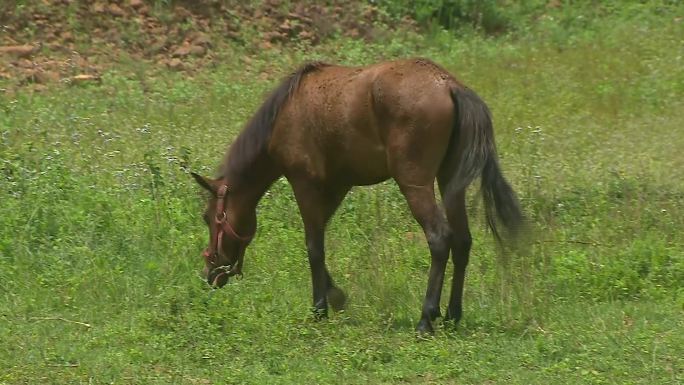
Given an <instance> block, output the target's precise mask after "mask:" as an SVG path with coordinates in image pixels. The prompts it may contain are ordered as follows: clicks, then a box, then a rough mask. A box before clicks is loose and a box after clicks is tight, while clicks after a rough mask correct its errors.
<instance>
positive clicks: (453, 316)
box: [444, 308, 463, 325]
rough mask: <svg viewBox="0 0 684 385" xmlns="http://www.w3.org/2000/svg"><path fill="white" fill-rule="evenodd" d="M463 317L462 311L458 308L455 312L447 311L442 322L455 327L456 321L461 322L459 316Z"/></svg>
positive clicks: (449, 309)
mask: <svg viewBox="0 0 684 385" xmlns="http://www.w3.org/2000/svg"><path fill="white" fill-rule="evenodd" d="M462 315H463V311H462V310H461V309H460V308H459V309H456V310H452V309H451V308H448V309H447V313H446V317H444V322H448V323H451V324H454V325H456V324H457V323H458V321H460V320H461V316H462Z"/></svg>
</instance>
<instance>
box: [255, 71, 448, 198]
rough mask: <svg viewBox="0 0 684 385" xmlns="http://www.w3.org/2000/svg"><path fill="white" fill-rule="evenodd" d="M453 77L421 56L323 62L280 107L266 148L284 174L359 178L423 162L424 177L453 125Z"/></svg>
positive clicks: (380, 176)
mask: <svg viewBox="0 0 684 385" xmlns="http://www.w3.org/2000/svg"><path fill="white" fill-rule="evenodd" d="M454 82H455V81H454V79H453V78H452V77H451V76H450V75H449V74H448V73H447V72H446V71H445V70H443V69H442V68H440V67H439V66H437V65H435V64H434V63H432V62H430V61H427V60H424V59H414V60H403V61H394V62H385V63H379V64H374V65H370V66H367V67H343V66H332V65H330V66H322V67H320V68H319V69H317V70H316V71H312V72H311V73H308V74H307V75H306V76H305V77H304V78H303V79H302V81H301V84H300V85H299V87H298V89H297V91H296V92H295V93H294V95H292V98H291V99H290V100H289V102H288V103H287V104H286V105H285V106H283V108H282V109H281V111H280V112H279V115H278V119H277V121H276V123H275V125H274V130H273V134H272V137H271V142H270V145H269V150H270V152H271V153H272V155H273V156H274V157H276V158H277V159H278V160H279V161H280V163H281V164H282V166H283V168H284V170H285V173H286V175H287V174H288V173H291V174H293V173H304V174H307V175H308V176H311V177H314V178H319V179H323V180H329V179H335V180H338V181H340V183H346V184H351V185H362V184H373V183H377V182H380V181H382V180H385V179H387V178H389V177H396V175H395V174H397V173H401V174H402V175H404V174H406V172H405V171H403V170H400V169H398V167H408V168H415V167H421V168H423V169H429V172H427V173H422V174H425V175H428V177H429V176H430V175H431V174H433V173H434V172H436V169H437V168H438V166H439V162H440V160H441V157H443V155H444V153H445V152H446V146H447V144H448V141H449V140H448V139H449V136H450V133H451V128H452V126H453V124H452V121H453V102H452V100H451V97H450V94H449V92H450V87H452V86H453V84H454ZM399 165H401V166H399ZM409 179H410V180H409V183H422V182H424V181H423V180H417V179H414V178H413V177H409ZM422 179H425V178H422Z"/></svg>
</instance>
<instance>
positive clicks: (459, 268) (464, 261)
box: [438, 179, 472, 323]
mask: <svg viewBox="0 0 684 385" xmlns="http://www.w3.org/2000/svg"><path fill="white" fill-rule="evenodd" d="M438 180H439V185H440V190H441V191H442V197H443V204H444V207H445V209H446V214H447V219H448V220H449V226H451V231H452V236H451V251H452V252H451V259H452V261H453V262H454V276H453V279H452V281H451V296H450V298H449V306H448V307H447V314H446V317H445V320H446V321H454V323H456V322H458V321H459V320H460V319H461V315H462V314H463V307H462V302H463V283H464V280H465V271H466V267H467V266H468V260H469V259H470V246H471V244H472V238H471V236H470V229H469V227H468V216H467V214H466V206H465V190H462V191H459V192H458V193H456V194H454V195H453V196H452V197H446V196H445V195H444V186H445V185H446V183H444V182H445V181H443V180H442V179H438Z"/></svg>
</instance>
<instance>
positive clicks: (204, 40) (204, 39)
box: [192, 32, 211, 47]
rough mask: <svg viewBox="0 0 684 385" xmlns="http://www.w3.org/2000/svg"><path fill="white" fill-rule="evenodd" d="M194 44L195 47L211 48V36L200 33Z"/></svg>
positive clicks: (194, 39) (194, 38) (193, 40)
mask: <svg viewBox="0 0 684 385" xmlns="http://www.w3.org/2000/svg"><path fill="white" fill-rule="evenodd" d="M192 43H193V44H195V45H201V46H204V47H211V39H210V38H209V36H207V35H206V34H204V33H202V32H198V33H197V34H196V35H195V36H194V37H193V38H192Z"/></svg>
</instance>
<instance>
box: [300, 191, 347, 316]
mask: <svg viewBox="0 0 684 385" xmlns="http://www.w3.org/2000/svg"><path fill="white" fill-rule="evenodd" d="M291 183H292V188H293V190H294V193H295V197H296V199H297V205H298V206H299V211H300V213H301V215H302V220H303V222H304V232H305V236H306V248H307V254H308V257H309V267H310V268H311V282H312V286H313V307H314V312H315V313H316V315H317V316H319V317H325V316H326V315H327V312H328V300H329V301H330V305H331V306H332V308H333V310H336V311H338V310H342V309H343V308H344V303H345V301H346V297H345V295H344V292H342V290H340V289H339V288H337V287H336V286H335V285H334V283H333V280H332V278H331V277H330V273H329V272H328V269H327V268H326V266H325V227H326V224H327V223H328V220H329V219H330V217H331V216H332V215H333V214H334V213H335V210H336V209H337V207H338V206H339V204H340V202H342V199H344V196H345V195H346V194H347V192H348V191H349V187H347V186H342V187H330V186H322V185H320V184H318V183H314V182H310V181H308V180H291Z"/></svg>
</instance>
